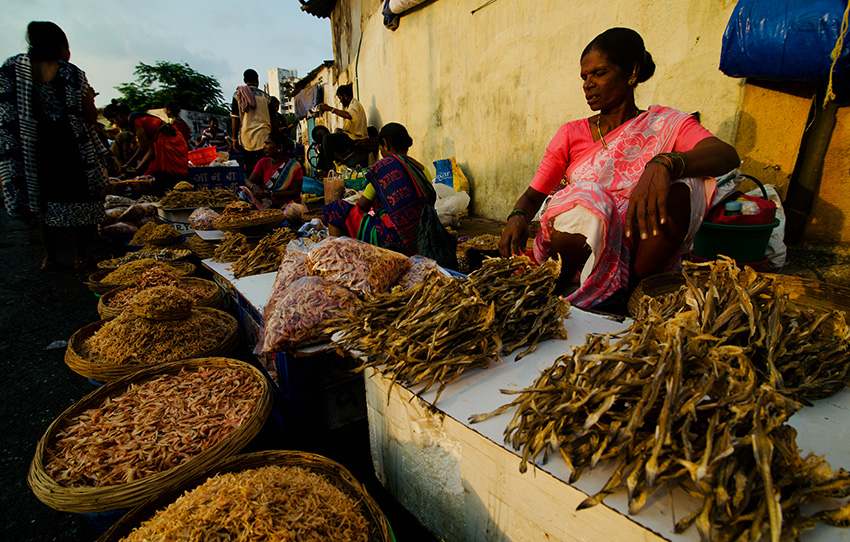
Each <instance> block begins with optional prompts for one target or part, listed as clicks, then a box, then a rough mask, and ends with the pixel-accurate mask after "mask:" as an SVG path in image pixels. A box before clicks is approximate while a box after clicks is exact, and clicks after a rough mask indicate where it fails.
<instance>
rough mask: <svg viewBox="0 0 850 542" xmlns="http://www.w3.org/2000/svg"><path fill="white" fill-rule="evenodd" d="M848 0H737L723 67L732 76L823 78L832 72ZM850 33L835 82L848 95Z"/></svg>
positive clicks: (725, 40)
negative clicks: (831, 67)
mask: <svg viewBox="0 0 850 542" xmlns="http://www.w3.org/2000/svg"><path fill="white" fill-rule="evenodd" d="M846 6H847V1H846V0H738V4H737V5H736V6H735V9H734V11H733V12H732V17H731V18H730V20H729V24H728V25H727V26H726V32H724V34H723V50H722V52H721V55H720V70H721V71H722V72H723V73H725V74H726V75H729V76H731V77H751V78H755V79H766V80H772V81H799V82H805V83H815V84H820V83H824V82H826V81H827V79H828V78H829V70H830V65H831V63H832V59H831V58H830V54H831V53H832V49H833V48H834V47H835V42H836V40H837V39H838V34H839V32H840V29H841V20H842V17H843V16H844V9H845V8H846ZM848 79H850V37H845V42H844V48H843V49H842V51H841V56H840V57H839V60H838V64H837V65H836V67H835V74H834V83H833V84H834V86H835V91H836V93H837V94H839V96H840V95H841V94H842V92H843V93H844V94H845V95H846V93H847V90H848V84H847V83H848Z"/></svg>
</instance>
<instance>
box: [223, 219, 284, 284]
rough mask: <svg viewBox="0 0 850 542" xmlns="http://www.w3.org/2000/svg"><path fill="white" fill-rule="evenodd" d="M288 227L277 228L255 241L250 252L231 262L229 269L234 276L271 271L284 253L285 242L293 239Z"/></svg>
mask: <svg viewBox="0 0 850 542" xmlns="http://www.w3.org/2000/svg"><path fill="white" fill-rule="evenodd" d="M296 237H297V236H296V235H295V232H293V231H292V230H290V229H289V228H278V229H276V230H274V231H273V232H271V233H269V234H268V235H266V236H265V237H263V238H262V239H260V242H259V243H257V246H256V247H254V248H253V249H251V251H250V252H248V253H246V254H243V255H242V256H240V257H239V259H238V260H236V261H235V262H234V263H233V266H232V267H231V270H232V271H233V275H234V276H235V277H236V278H241V277H247V276H249V275H259V274H260V273H271V272H272V271H274V270H275V269H277V267H278V266H279V265H280V261H281V259H282V258H283V255H284V254H285V253H286V244H287V243H289V242H290V241H292V240H293V239H295V238H296Z"/></svg>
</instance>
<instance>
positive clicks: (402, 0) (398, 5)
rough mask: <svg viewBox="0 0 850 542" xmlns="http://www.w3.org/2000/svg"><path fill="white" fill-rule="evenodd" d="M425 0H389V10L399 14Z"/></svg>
mask: <svg viewBox="0 0 850 542" xmlns="http://www.w3.org/2000/svg"><path fill="white" fill-rule="evenodd" d="M424 1H425V0H390V11H392V12H393V13H395V14H396V15H401V14H402V13H404V12H405V11H407V10H409V9H413V8H415V7H416V6H418V5H419V4H421V3H422V2H424Z"/></svg>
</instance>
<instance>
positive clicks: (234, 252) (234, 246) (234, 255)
mask: <svg viewBox="0 0 850 542" xmlns="http://www.w3.org/2000/svg"><path fill="white" fill-rule="evenodd" d="M251 248H252V247H251V243H249V242H248V238H247V237H245V236H244V235H243V234H241V233H233V232H228V233H225V234H224V240H223V241H222V242H221V244H220V245H218V247H217V248H216V249H215V252H214V253H213V260H214V261H216V262H221V263H229V262H235V261H236V260H238V259H239V258H241V257H242V256H244V255H245V254H248V253H249V252H251Z"/></svg>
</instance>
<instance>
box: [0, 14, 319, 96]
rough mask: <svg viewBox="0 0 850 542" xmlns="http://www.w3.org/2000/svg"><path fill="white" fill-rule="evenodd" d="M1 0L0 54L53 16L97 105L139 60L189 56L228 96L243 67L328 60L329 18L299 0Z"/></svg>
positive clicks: (304, 68)
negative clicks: (30, 26)
mask: <svg viewBox="0 0 850 542" xmlns="http://www.w3.org/2000/svg"><path fill="white" fill-rule="evenodd" d="M5 1H6V2H7V3H9V4H11V8H9V7H7V9H5V10H4V11H5V13H4V17H3V19H2V21H0V52H3V53H5V56H11V55H12V54H15V53H17V52H21V51H24V50H25V47H26V43H25V40H24V34H25V32H26V25H27V23H28V22H29V21H30V20H52V21H54V22H56V23H57V24H59V25H60V26H61V27H62V28H63V29H64V30H65V33H66V34H67V35H68V40H69V42H70V44H71V54H72V60H71V61H72V62H74V63H75V64H77V65H78V66H80V67H81V68H82V69H83V70H85V71H86V74H87V75H88V78H89V80H90V81H91V83H92V85H93V86H94V87H95V88H96V89H97V90H98V91H99V92H100V93H101V94H100V96H99V97H98V103H105V102H107V101H108V100H109V99H111V98H113V97H115V96H116V95H117V92H116V91H115V90H114V89H115V86H116V85H118V84H121V83H124V82H127V81H130V80H132V79H133V67H134V66H135V65H136V64H137V63H138V62H145V63H153V62H156V61H158V60H168V61H172V62H186V63H188V64H189V65H190V66H192V68H194V69H195V70H197V71H199V72H201V73H204V74H207V75H212V76H215V77H216V78H217V79H218V80H219V82H220V83H221V86H222V90H223V91H224V94H225V96H228V95H229V94H230V93H231V92H232V90H233V88H235V87H236V85H238V84H240V83H241V77H242V71H243V70H244V69H245V68H247V67H253V68H255V69H256V70H257V71H258V72H259V73H260V77H261V78H264V76H265V73H266V70H267V69H268V68H272V67H282V68H290V69H297V70H298V71H299V73H300V74H302V75H303V74H306V73H307V72H308V71H309V70H311V69H312V68H314V67H315V66H317V65H318V64H319V63H321V62H322V61H324V60H326V59H329V58H332V49H331V35H330V28H329V23H328V21H327V20H326V19H316V18H314V17H310V16H308V15H306V14H304V13H302V12H301V11H300V9H299V8H298V4H297V3H296V2H281V1H278V0H243V1H240V2H238V3H235V2H233V3H230V2H219V1H214V2H209V1H207V2H198V1H190V2H186V1H179V0H148V1H146V2H129V1H125V0H118V1H115V0H113V1H111V2H107V1H103V0H75V1H58V2H47V1H44V0H29V1H24V0H5Z"/></svg>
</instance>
